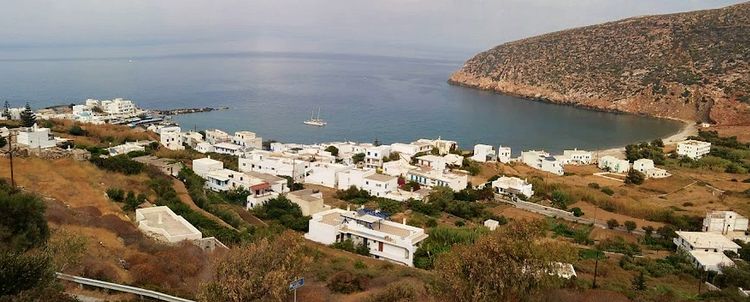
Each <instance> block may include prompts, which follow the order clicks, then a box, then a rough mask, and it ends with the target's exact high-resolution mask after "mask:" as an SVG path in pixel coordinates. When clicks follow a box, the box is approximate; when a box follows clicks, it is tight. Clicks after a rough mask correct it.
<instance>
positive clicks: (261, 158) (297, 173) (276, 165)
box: [238, 150, 310, 183]
mask: <svg viewBox="0 0 750 302" xmlns="http://www.w3.org/2000/svg"><path fill="white" fill-rule="evenodd" d="M238 164H239V170H240V171H243V172H247V171H253V172H260V173H267V174H272V175H278V176H288V177H291V178H292V179H293V180H294V182H298V183H301V182H303V181H304V180H305V176H306V175H307V170H308V167H309V164H310V162H307V161H303V160H298V159H296V158H293V157H292V158H290V157H285V156H282V155H280V154H277V153H272V152H269V151H262V150H253V151H250V152H247V153H245V154H242V155H240V157H239V160H238Z"/></svg>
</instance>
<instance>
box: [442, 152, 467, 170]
mask: <svg viewBox="0 0 750 302" xmlns="http://www.w3.org/2000/svg"><path fill="white" fill-rule="evenodd" d="M443 160H444V161H445V164H447V165H449V166H455V167H460V166H461V165H463V163H464V157H463V156H461V155H458V154H446V155H445V156H443Z"/></svg>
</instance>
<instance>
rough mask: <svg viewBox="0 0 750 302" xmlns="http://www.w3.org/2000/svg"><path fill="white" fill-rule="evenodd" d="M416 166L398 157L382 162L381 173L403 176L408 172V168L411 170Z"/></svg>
mask: <svg viewBox="0 0 750 302" xmlns="http://www.w3.org/2000/svg"><path fill="white" fill-rule="evenodd" d="M416 168H417V167H416V166H412V165H411V164H410V163H409V162H408V161H407V160H405V159H399V160H394V161H389V162H387V163H384V164H383V174H386V175H390V176H396V177H399V176H401V177H405V176H406V174H407V173H409V170H413V169H416Z"/></svg>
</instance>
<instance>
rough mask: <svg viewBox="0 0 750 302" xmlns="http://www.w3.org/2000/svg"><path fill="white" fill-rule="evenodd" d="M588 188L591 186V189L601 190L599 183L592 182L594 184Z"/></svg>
mask: <svg viewBox="0 0 750 302" xmlns="http://www.w3.org/2000/svg"><path fill="white" fill-rule="evenodd" d="M588 186H589V188H592V189H597V190H599V184H598V183H595V182H592V183H589V184H588Z"/></svg>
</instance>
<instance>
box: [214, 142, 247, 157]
mask: <svg viewBox="0 0 750 302" xmlns="http://www.w3.org/2000/svg"><path fill="white" fill-rule="evenodd" d="M214 152H216V153H219V154H229V155H237V156H239V155H240V154H242V153H243V152H242V146H240V145H235V144H232V143H218V144H214Z"/></svg>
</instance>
